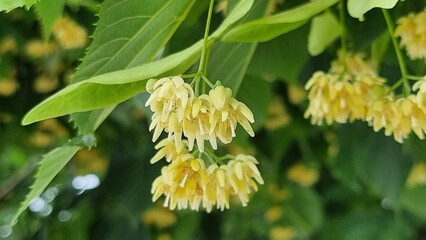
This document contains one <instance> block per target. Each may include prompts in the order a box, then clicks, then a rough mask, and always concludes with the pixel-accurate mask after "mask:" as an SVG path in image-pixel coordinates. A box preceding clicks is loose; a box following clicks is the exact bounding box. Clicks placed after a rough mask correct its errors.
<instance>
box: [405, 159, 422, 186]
mask: <svg viewBox="0 0 426 240" xmlns="http://www.w3.org/2000/svg"><path fill="white" fill-rule="evenodd" d="M405 185H406V186H407V187H409V188H413V187H416V186H418V185H426V163H424V162H421V163H416V164H414V165H413V167H412V168H411V170H410V173H409V174H408V178H407V181H406V182H405Z"/></svg>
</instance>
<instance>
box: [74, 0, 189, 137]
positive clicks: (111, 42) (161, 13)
mask: <svg viewBox="0 0 426 240" xmlns="http://www.w3.org/2000/svg"><path fill="white" fill-rule="evenodd" d="M194 2H195V0H184V1H169V0H160V1H145V2H144V1H140V0H131V1H126V2H123V3H122V4H116V1H114V0H109V1H106V2H105V3H104V4H103V6H102V10H101V12H100V19H99V22H98V24H97V25H98V27H97V28H96V30H95V33H94V36H93V38H94V41H93V43H92V45H91V46H90V48H89V51H88V53H87V55H86V56H85V57H84V59H83V63H82V64H81V65H80V66H79V68H78V70H77V72H76V74H75V76H74V82H80V81H82V80H84V79H86V78H89V77H93V76H97V75H100V74H103V73H108V72H112V71H115V70H119V69H127V68H131V67H133V66H136V65H141V64H144V63H147V62H150V61H152V59H153V58H155V56H156V55H157V54H158V52H159V51H160V50H161V48H163V47H164V45H165V44H166V43H167V41H168V40H169V39H170V37H171V36H172V34H173V33H174V32H175V31H176V29H177V27H178V26H179V25H180V24H181V23H182V21H183V20H184V19H185V18H186V16H187V15H188V13H189V10H190V9H191V8H192V5H193V4H194ZM142 5H143V6H142ZM120 12H122V13H125V14H117V13H120ZM118 40H119V41H118ZM114 108H115V106H111V107H108V108H106V109H99V110H93V111H90V112H82V113H75V114H71V120H72V121H73V122H74V124H75V125H76V127H77V128H78V130H79V131H80V133H83V134H87V133H90V132H94V131H95V130H96V129H97V127H98V126H99V125H100V124H101V123H102V122H103V121H104V120H105V119H106V117H108V115H109V114H110V113H111V112H112V110H113V109H114Z"/></svg>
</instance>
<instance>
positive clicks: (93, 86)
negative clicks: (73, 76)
mask: <svg viewBox="0 0 426 240" xmlns="http://www.w3.org/2000/svg"><path fill="white" fill-rule="evenodd" d="M252 4H253V1H246V0H242V1H240V3H239V8H235V10H234V11H232V12H231V13H230V15H229V18H230V19H232V21H230V20H225V21H224V22H223V25H221V26H220V27H219V28H218V29H217V30H216V31H215V32H214V33H213V34H212V37H211V38H210V39H209V42H208V44H209V45H210V44H212V43H213V41H215V40H217V38H219V37H221V36H222V34H223V33H224V31H226V30H227V29H228V28H229V27H230V26H231V25H232V24H233V23H234V22H235V21H238V20H239V19H241V18H242V17H243V16H244V15H245V14H246V13H247V11H249V10H250V7H251V6H252ZM233 21H234V22H233ZM201 48H202V40H200V41H199V42H197V43H195V44H194V45H192V46H191V47H189V48H187V49H185V50H183V51H180V52H178V53H175V54H172V55H170V56H167V57H165V58H163V59H160V60H158V61H155V62H150V63H147V64H144V65H142V66H139V67H133V68H129V69H126V70H120V71H114V72H110V73H105V74H102V75H97V76H93V77H90V78H89V79H86V80H84V81H81V82H77V83H74V84H72V85H69V86H68V87H66V88H64V89H62V90H61V91H59V92H57V93H56V94H54V95H52V96H51V97H49V98H48V99H46V100H44V101H43V102H42V103H40V104H39V105H37V106H35V107H34V108H33V109H31V110H30V111H29V112H28V113H27V114H26V115H25V116H24V118H23V120H22V124H24V125H27V124H30V123H33V122H37V121H41V120H44V119H48V118H53V117H58V116H63V115H66V114H69V113H74V112H81V111H89V110H93V109H99V108H105V107H110V106H113V105H115V104H118V103H120V102H122V101H125V100H126V99H128V98H130V97H132V96H134V95H135V94H137V93H139V92H141V91H144V87H145V83H146V81H147V80H149V79H151V78H158V77H161V76H170V75H177V74H181V73H183V72H184V71H186V70H187V69H188V68H189V67H190V66H192V65H193V64H194V63H195V62H196V61H197V59H198V58H199V56H200V53H201ZM88 99H90V101H89V100H88ZM76 100H77V104H76V102H75V101H76Z"/></svg>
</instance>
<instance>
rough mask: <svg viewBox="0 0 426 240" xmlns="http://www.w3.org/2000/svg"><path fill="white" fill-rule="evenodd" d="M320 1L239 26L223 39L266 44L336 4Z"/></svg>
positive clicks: (332, 0)
mask: <svg viewBox="0 0 426 240" xmlns="http://www.w3.org/2000/svg"><path fill="white" fill-rule="evenodd" d="M337 2H338V0H321V1H313V2H309V3H306V4H302V5H300V6H298V7H296V8H293V9H290V10H286V11H284V12H281V13H277V14H275V15H272V16H267V17H263V18H260V19H256V20H254V21H251V22H248V23H245V24H242V25H239V26H238V27H236V28H234V29H232V30H231V31H229V32H228V33H227V34H225V36H224V37H223V40H224V41H227V42H266V41H269V40H271V39H273V38H276V37H278V36H280V35H282V34H285V33H287V32H289V31H292V30H294V29H297V28H299V27H300V26H302V25H303V24H305V23H307V22H308V20H309V19H310V18H311V17H313V16H315V15H317V14H318V13H320V12H322V11H324V10H325V9H327V8H329V7H330V6H332V5H334V4H335V3H337Z"/></svg>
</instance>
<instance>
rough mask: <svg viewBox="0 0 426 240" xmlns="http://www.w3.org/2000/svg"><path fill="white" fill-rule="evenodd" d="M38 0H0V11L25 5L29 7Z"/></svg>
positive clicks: (7, 10)
mask: <svg viewBox="0 0 426 240" xmlns="http://www.w3.org/2000/svg"><path fill="white" fill-rule="evenodd" d="M38 1H40V0H1V1H0V12H1V11H6V12H9V11H11V10H13V9H15V8H19V7H23V6H25V7H26V8H27V9H29V8H30V7H31V6H32V5H34V4H35V3H37V2H38Z"/></svg>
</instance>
